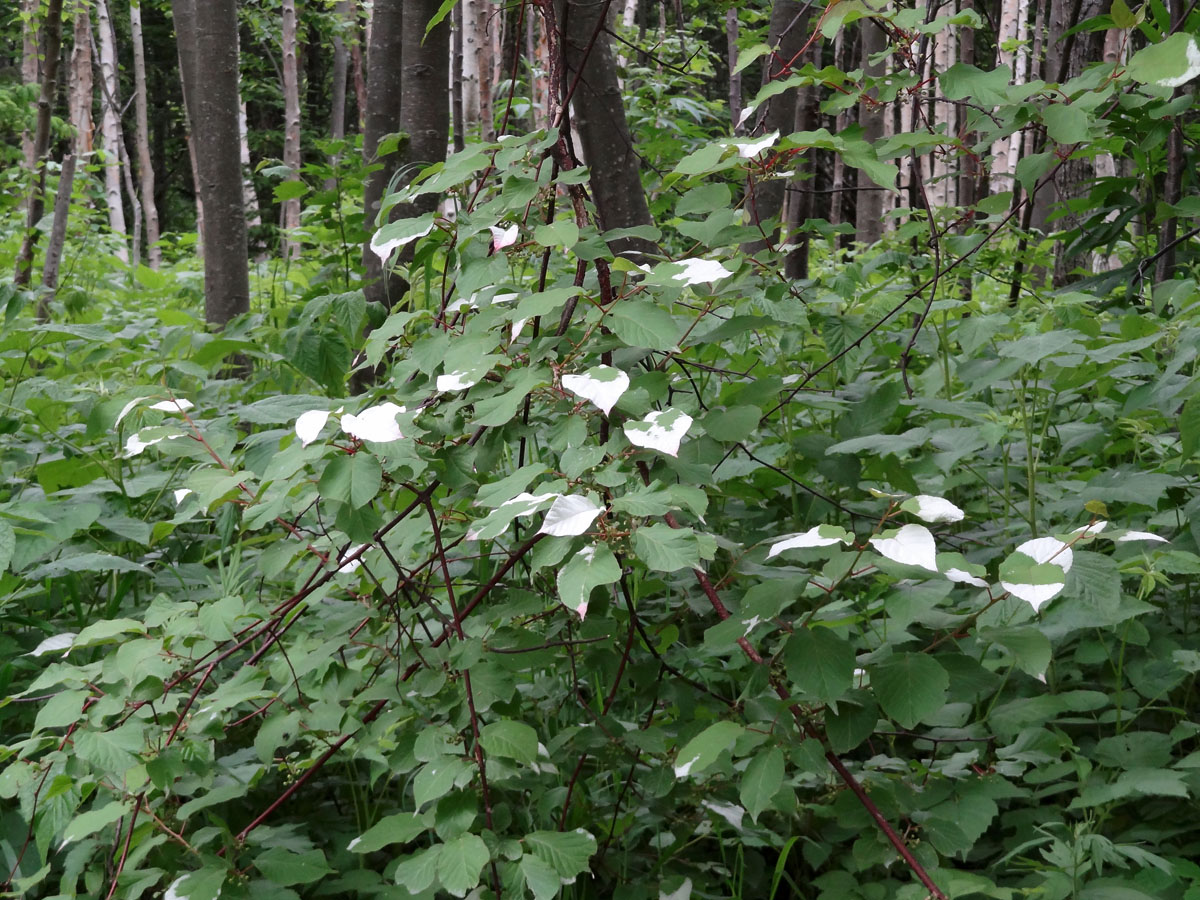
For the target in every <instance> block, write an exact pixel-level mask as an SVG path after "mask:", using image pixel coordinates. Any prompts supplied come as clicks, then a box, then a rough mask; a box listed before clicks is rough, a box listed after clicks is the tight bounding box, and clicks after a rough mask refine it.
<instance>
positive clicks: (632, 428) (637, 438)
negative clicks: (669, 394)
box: [622, 407, 692, 456]
mask: <svg viewBox="0 0 1200 900" xmlns="http://www.w3.org/2000/svg"><path fill="white" fill-rule="evenodd" d="M622 427H623V429H624V431H625V437H627V438H628V439H629V443H631V444H633V445H634V446H635V447H645V448H646V449H647V450H657V451H659V452H660V453H665V454H667V455H668V456H678V455H679V442H680V441H682V440H683V436H684V435H685V434H687V432H688V429H689V428H691V427H692V417H691V416H689V415H687V414H686V413H681V412H680V411H679V410H677V409H671V408H670V407H668V408H667V409H656V410H654V412H652V413H650V414H649V415H648V416H646V418H644V419H642V421H640V422H628V423H626V424H625V425H624V426H622Z"/></svg>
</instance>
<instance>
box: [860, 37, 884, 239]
mask: <svg viewBox="0 0 1200 900" xmlns="http://www.w3.org/2000/svg"><path fill="white" fill-rule="evenodd" d="M860 24H861V27H860V29H859V40H860V48H859V54H860V57H859V58H860V65H861V66H862V69H863V72H864V73H865V76H866V78H868V79H871V78H879V77H880V76H882V75H883V74H884V71H885V67H884V63H883V61H882V60H880V61H879V62H872V61H871V57H873V56H877V55H878V54H880V53H882V52H883V51H884V50H885V49H887V35H886V34H885V33H884V31H883V29H882V28H880V27H879V24H878V23H877V22H875V21H874V20H873V19H862V20H860ZM878 95H879V92H878V90H875V89H871V90H870V91H868V92H867V94H866V95H865V96H864V98H863V102H862V103H860V104H859V107H858V124H859V125H861V126H862V128H863V140H865V141H866V142H867V143H872V144H873V143H875V142H876V141H878V140H879V139H881V138H882V137H883V107H882V106H881V105H880V104H879V103H878V101H877V100H876V98H877V97H878ZM855 210H856V215H855V220H854V221H855V228H854V232H855V235H854V236H855V240H857V241H858V242H859V243H860V244H863V245H865V246H867V247H870V246H872V245H874V244H876V243H878V241H879V240H880V238H882V237H883V191H881V190H879V186H878V185H877V184H875V182H873V181H872V180H871V179H870V178H868V177H867V173H866V172H865V171H863V170H862V169H859V170H858V193H857V195H856V197H855Z"/></svg>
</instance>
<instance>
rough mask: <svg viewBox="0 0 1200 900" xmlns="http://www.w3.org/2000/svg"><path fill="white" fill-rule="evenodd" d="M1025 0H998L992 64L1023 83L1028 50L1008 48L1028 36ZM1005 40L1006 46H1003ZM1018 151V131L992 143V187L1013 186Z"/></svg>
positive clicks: (1002, 190) (1022, 47) (1027, 10)
mask: <svg viewBox="0 0 1200 900" xmlns="http://www.w3.org/2000/svg"><path fill="white" fill-rule="evenodd" d="M1028 29H1029V0H1001V4H1000V21H999V24H998V25H997V34H996V67H997V68H999V67H1000V66H1008V67H1009V69H1010V70H1011V71H1012V73H1013V77H1012V83H1013V84H1024V83H1025V82H1026V80H1027V78H1028V72H1029V54H1028V51H1026V50H1025V49H1024V44H1023V43H1022V45H1021V47H1018V48H1017V49H1015V50H1014V49H1012V44H1013V42H1016V41H1021V42H1024V41H1026V40H1027V39H1028ZM1005 44H1008V45H1009V48H1010V49H1005ZM1020 154H1021V135H1020V134H1019V133H1018V134H1015V135H1008V136H1006V137H1002V138H1000V139H998V140H997V141H995V143H993V144H992V157H993V159H992V176H991V180H992V190H993V192H995V193H1002V192H1004V191H1011V190H1013V172H1014V171H1015V169H1016V165H1017V161H1018V160H1019V159H1020Z"/></svg>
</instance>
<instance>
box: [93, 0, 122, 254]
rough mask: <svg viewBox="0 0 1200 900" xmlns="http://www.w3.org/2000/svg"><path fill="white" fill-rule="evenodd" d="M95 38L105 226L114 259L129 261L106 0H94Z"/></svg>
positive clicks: (112, 41) (113, 42) (114, 51)
mask: <svg viewBox="0 0 1200 900" xmlns="http://www.w3.org/2000/svg"><path fill="white" fill-rule="evenodd" d="M96 31H97V32H98V35H97V38H98V40H97V41H96V43H97V45H98V46H99V48H100V83H101V89H100V102H101V106H102V108H103V111H104V112H103V115H102V116H101V119H100V136H101V142H102V146H103V148H104V196H105V200H106V202H107V204H108V228H109V230H110V231H111V232H112V233H113V236H114V237H116V238H118V239H119V240H120V245H119V246H118V248H117V258H118V259H120V260H121V262H123V263H125V264H126V265H128V264H129V244H128V240H129V232H128V230H127V228H126V226H125V201H124V199H123V198H122V196H121V162H122V160H121V96H120V90H119V87H118V84H117V45H116V40H115V36H114V33H113V27H112V18H111V17H110V16H109V14H108V2H107V0H96Z"/></svg>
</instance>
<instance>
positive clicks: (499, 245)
mask: <svg viewBox="0 0 1200 900" xmlns="http://www.w3.org/2000/svg"><path fill="white" fill-rule="evenodd" d="M488 231H490V232H491V233H492V247H493V248H494V249H496V250H503V249H504V248H505V247H510V246H512V245H513V244H515V243H516V242H517V233H518V227H517V226H516V225H509V226H508V227H507V228H501V227H500V226H498V225H489V226H488Z"/></svg>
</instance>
